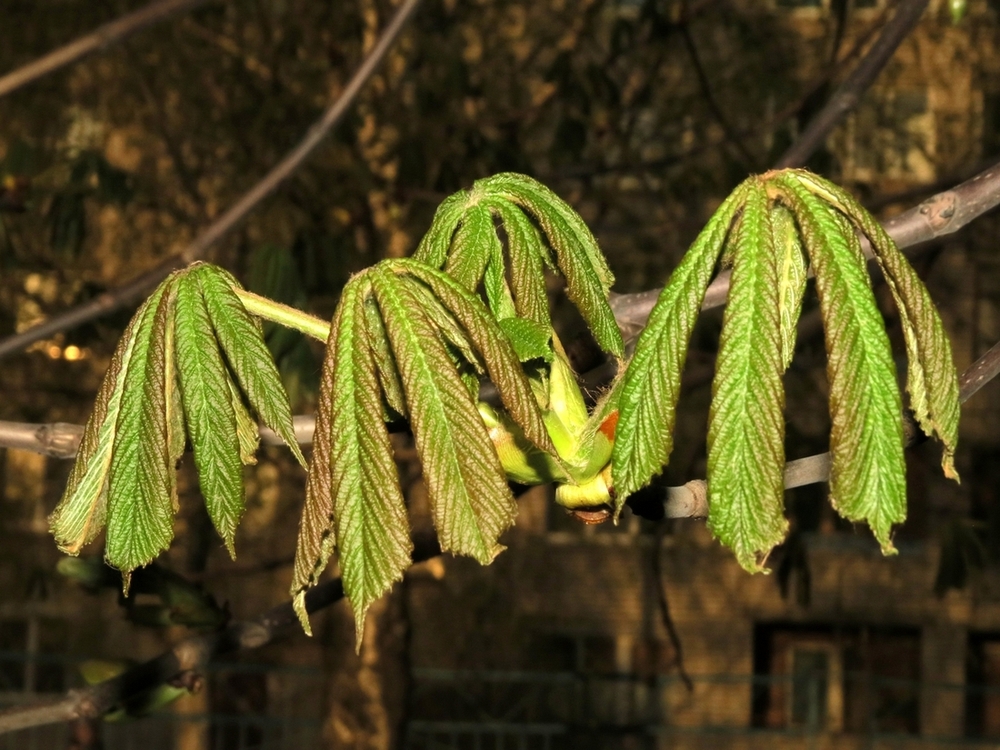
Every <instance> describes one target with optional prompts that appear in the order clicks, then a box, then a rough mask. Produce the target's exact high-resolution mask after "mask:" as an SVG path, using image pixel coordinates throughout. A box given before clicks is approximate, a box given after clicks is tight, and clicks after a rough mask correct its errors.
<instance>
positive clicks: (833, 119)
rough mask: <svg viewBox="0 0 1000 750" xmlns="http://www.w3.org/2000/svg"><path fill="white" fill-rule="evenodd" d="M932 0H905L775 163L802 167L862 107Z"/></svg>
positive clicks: (778, 166) (776, 166) (777, 166)
mask: <svg viewBox="0 0 1000 750" xmlns="http://www.w3.org/2000/svg"><path fill="white" fill-rule="evenodd" d="M928 2H929V0H902V1H901V2H900V4H899V9H898V10H897V11H896V15H894V16H893V17H892V19H891V20H890V21H889V22H888V23H887V24H886V25H885V26H884V27H883V29H882V34H881V35H880V36H879V38H878V39H876V40H875V42H874V44H872V47H871V49H870V50H868V53H867V54H866V55H865V56H864V58H863V59H862V60H861V62H860V63H858V66H857V67H856V68H855V69H854V70H853V71H852V72H851V74H850V75H849V76H848V77H847V80H845V81H844V82H843V83H842V84H841V85H840V86H839V87H838V88H837V90H836V91H835V92H833V95H832V96H831V97H830V100H829V101H828V102H827V103H826V105H825V106H824V107H823V109H821V110H820V111H819V113H817V115H816V116H815V117H813V118H812V120H810V122H809V125H808V126H807V127H806V129H805V130H804V131H803V132H802V134H801V135H799V137H798V138H797V139H796V141H795V143H793V144H792V145H791V146H790V147H789V149H788V150H787V151H786V152H785V153H784V154H782V156H781V158H780V159H778V163H777V164H776V165H775V168H776V169H780V168H782V167H798V166H801V165H802V164H805V162H806V160H807V159H808V158H809V157H810V156H811V155H812V153H813V152H814V151H815V150H816V149H817V148H819V146H820V145H821V144H822V143H823V141H824V140H826V137H827V136H828V135H829V134H830V131H832V130H833V129H834V128H835V127H836V126H837V125H839V124H840V122H841V121H842V120H843V119H844V118H845V117H846V116H847V115H848V113H850V112H851V110H853V109H854V108H855V107H857V106H858V102H859V101H860V100H861V96H862V95H863V94H864V93H865V91H867V90H868V89H869V88H870V87H871V85H872V84H873V83H874V82H875V79H876V78H878V74H879V73H881V72H882V69H883V68H884V67H885V65H886V63H887V62H889V58H890V57H892V54H893V53H894V52H895V51H896V48H897V47H899V45H900V44H901V43H902V41H903V40H904V39H905V38H906V37H907V36H908V35H909V34H910V32H911V31H912V30H913V28H914V27H915V26H916V25H917V22H918V21H919V20H920V17H921V16H922V15H923V13H924V11H925V10H926V9H927V5H928Z"/></svg>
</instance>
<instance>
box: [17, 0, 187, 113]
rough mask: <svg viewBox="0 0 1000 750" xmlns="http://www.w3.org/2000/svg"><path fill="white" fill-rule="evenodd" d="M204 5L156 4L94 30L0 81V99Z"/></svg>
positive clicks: (183, 0)
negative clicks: (186, 11) (88, 56)
mask: <svg viewBox="0 0 1000 750" xmlns="http://www.w3.org/2000/svg"><path fill="white" fill-rule="evenodd" d="M205 2H206V0H159V2H155V3H150V4H149V5H147V6H146V7H144V8H140V9H139V10H137V11H134V12H132V13H127V14H126V15H124V16H122V17H121V18H118V19H115V20H114V21H111V22H110V23H106V24H104V25H103V26H98V27H97V28H96V29H94V30H93V31H92V32H90V33H89V34H87V35H85V36H82V37H80V38H79V39H77V40H75V41H72V42H70V43H69V44H66V45H64V46H62V47H60V48H59V49H57V50H53V51H52V52H49V53H48V54H47V55H45V56H43V57H40V58H39V59H37V60H35V61H34V62H31V63H28V64H27V65H24V66H22V67H20V68H18V69H17V70H13V71H11V72H10V73H8V74H7V75H5V76H3V77H0V96H6V95H7V94H9V93H10V92H12V91H15V90H16V89H19V88H21V87H22V86H25V85H27V84H29V83H31V82H32V81H35V80H37V79H39V78H41V77H42V76H44V75H47V74H49V73H51V72H52V71H54V70H58V69H59V68H62V67H65V66H67V65H69V64H70V63H74V62H76V61H77V60H80V59H81V58H83V57H86V56H87V55H89V54H90V53H91V52H94V51H96V50H99V49H105V48H106V47H109V46H110V45H112V44H114V43H115V42H119V41H121V40H122V39H125V38H126V37H128V36H131V35H132V34H134V33H136V32H137V31H141V30H142V29H145V28H146V27H148V26H152V25H153V24H156V23H159V22H160V21H164V20H166V19H167V18H169V17H170V16H172V15H174V14H175V13H180V12H181V11H185V10H190V9H192V8H195V7H197V6H199V5H203V4H204V3H205Z"/></svg>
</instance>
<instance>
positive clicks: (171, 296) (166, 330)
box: [154, 271, 187, 513]
mask: <svg viewBox="0 0 1000 750" xmlns="http://www.w3.org/2000/svg"><path fill="white" fill-rule="evenodd" d="M177 277H178V281H177V283H175V284H171V285H170V286H169V287H168V289H167V290H166V292H165V294H167V295H168V299H167V301H166V305H165V309H166V310H169V311H174V310H176V305H177V289H178V287H180V285H181V283H182V279H183V271H182V272H180V273H178V274H177ZM161 330H162V333H163V351H164V356H163V388H164V391H165V392H166V396H165V398H164V402H165V404H166V408H167V413H166V421H167V456H168V463H167V466H168V467H169V471H168V472H167V476H168V477H169V478H170V498H171V502H172V505H173V507H174V513H176V512H177V511H179V510H180V502H179V501H178V498H177V464H178V463H179V462H180V460H181V457H182V456H183V455H184V448H185V446H186V445H187V430H186V427H185V423H184V402H183V400H182V398H181V383H180V372H178V369H177V337H176V336H175V329H174V321H173V319H169V320H168V319H164V320H163V321H162V323H161V326H160V327H159V328H157V331H156V332H154V333H156V334H159V332H160V331H161Z"/></svg>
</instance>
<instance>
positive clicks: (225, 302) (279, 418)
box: [190, 264, 306, 466]
mask: <svg viewBox="0 0 1000 750" xmlns="http://www.w3.org/2000/svg"><path fill="white" fill-rule="evenodd" d="M190 273H191V274H192V276H193V275H195V274H197V279H198V282H199V284H200V286H201V293H202V295H203V297H204V299H205V307H206V309H207V310H208V315H209V318H210V319H211V321H212V328H213V329H214V330H215V336H216V338H217V339H218V342H219V345H220V346H221V348H222V351H223V352H225V355H226V359H227V360H228V362H229V366H230V367H231V368H232V370H233V373H234V374H235V375H236V380H237V381H238V383H239V386H240V389H241V390H242V391H243V392H244V393H245V394H246V396H247V399H248V400H249V402H250V406H251V408H253V410H254V411H255V412H257V416H258V417H260V419H261V421H262V422H263V423H264V424H266V425H267V426H268V427H270V428H271V429H272V430H274V432H275V433H276V434H277V435H278V436H279V437H280V438H281V439H282V440H283V441H284V442H285V444H286V445H288V447H289V448H290V449H291V451H292V453H293V454H294V455H295V457H296V458H297V459H298V461H299V463H300V464H302V466H305V465H306V460H305V458H304V457H303V455H302V451H301V450H300V449H299V444H298V441H297V440H296V439H295V428H294V426H293V424H292V409H291V406H290V405H289V403H288V396H287V395H286V394H285V388H284V386H283V385H282V383H281V375H280V374H279V373H278V368H277V366H276V365H275V364H274V358H273V357H272V356H271V352H270V351H269V350H268V348H267V344H266V343H264V336H263V334H262V333H261V329H260V326H258V325H257V323H256V322H255V320H254V318H253V317H252V316H251V315H250V313H248V312H247V311H246V308H245V307H244V306H243V303H242V302H241V301H240V298H239V297H238V296H237V295H236V293H235V292H234V291H233V289H234V288H235V287H238V286H239V283H238V282H237V281H236V279H235V278H233V276H232V275H231V274H229V273H228V272H226V271H224V270H222V269H221V268H218V267H217V266H209V265H207V264H202V265H199V266H196V267H194V268H193V269H192V270H191V271H190Z"/></svg>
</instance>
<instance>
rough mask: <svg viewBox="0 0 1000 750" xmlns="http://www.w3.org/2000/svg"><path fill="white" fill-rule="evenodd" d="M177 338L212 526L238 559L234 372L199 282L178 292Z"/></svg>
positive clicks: (240, 500) (241, 498)
mask: <svg viewBox="0 0 1000 750" xmlns="http://www.w3.org/2000/svg"><path fill="white" fill-rule="evenodd" d="M192 281H194V280H193V279H192ZM176 336H177V354H178V356H179V359H178V370H179V372H180V381H181V394H182V397H183V402H184V413H185V416H186V418H187V428H188V435H189V436H190V438H191V446H192V448H193V449H194V462H195V466H197V467H198V481H199V484H200V485H201V492H202V495H203V496H204V498H205V505H206V507H207V508H208V514H209V516H210V517H211V519H212V523H213V524H214V525H215V529H216V531H218V532H219V536H221V537H222V539H223V541H224V542H225V544H226V549H228V550H229V554H230V555H231V556H233V557H234V558H235V556H236V548H235V536H236V527H237V526H238V525H239V522H240V518H242V516H243V511H244V509H245V507H246V496H245V491H244V487H243V464H242V461H241V453H243V452H244V451H243V447H244V446H243V444H242V441H241V440H240V425H239V423H238V422H237V417H236V412H235V410H234V408H233V397H232V393H231V389H230V383H229V380H230V377H229V372H228V371H227V369H226V364H225V362H224V361H223V359H222V353H221V352H220V351H219V346H218V344H217V343H216V340H215V334H214V331H213V329H212V321H211V319H210V317H209V313H208V309H207V308H206V305H205V300H204V298H203V296H202V293H201V286H200V284H198V283H197V282H196V281H195V282H194V283H181V284H180V285H179V288H178V290H177V319H176ZM241 406H242V404H241Z"/></svg>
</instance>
